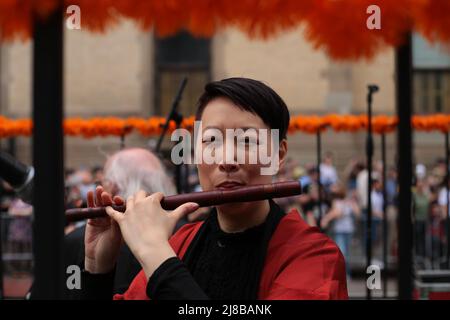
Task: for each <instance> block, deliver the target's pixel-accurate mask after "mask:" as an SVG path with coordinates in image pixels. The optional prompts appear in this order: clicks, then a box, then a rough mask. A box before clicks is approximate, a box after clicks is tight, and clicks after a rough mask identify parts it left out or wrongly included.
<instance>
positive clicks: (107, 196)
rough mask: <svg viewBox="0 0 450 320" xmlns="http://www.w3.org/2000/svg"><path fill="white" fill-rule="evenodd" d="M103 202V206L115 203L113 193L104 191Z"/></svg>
mask: <svg viewBox="0 0 450 320" xmlns="http://www.w3.org/2000/svg"><path fill="white" fill-rule="evenodd" d="M102 203H103V206H111V205H112V204H113V201H112V198H111V195H110V194H109V193H108V192H106V191H103V192H102Z"/></svg>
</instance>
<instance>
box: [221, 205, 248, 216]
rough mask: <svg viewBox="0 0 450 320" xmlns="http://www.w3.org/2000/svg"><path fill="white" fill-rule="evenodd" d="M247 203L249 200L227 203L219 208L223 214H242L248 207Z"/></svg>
mask: <svg viewBox="0 0 450 320" xmlns="http://www.w3.org/2000/svg"><path fill="white" fill-rule="evenodd" d="M247 204H248V202H233V203H225V204H221V205H219V206H217V209H218V211H220V213H221V214H226V215H230V216H235V215H240V214H242V212H243V211H244V210H245V208H246V207H247Z"/></svg>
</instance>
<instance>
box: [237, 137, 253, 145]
mask: <svg viewBox="0 0 450 320" xmlns="http://www.w3.org/2000/svg"><path fill="white" fill-rule="evenodd" d="M239 142H240V143H243V144H246V145H249V144H257V143H258V140H257V139H255V138H253V137H243V138H241V139H239Z"/></svg>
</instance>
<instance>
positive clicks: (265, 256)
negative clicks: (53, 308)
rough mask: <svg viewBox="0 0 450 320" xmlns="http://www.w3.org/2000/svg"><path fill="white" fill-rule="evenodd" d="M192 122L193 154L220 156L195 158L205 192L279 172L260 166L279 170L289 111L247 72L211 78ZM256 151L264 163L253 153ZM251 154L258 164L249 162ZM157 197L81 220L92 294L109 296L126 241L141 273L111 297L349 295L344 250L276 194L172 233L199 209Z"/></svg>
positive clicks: (101, 198) (220, 209)
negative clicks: (167, 205)
mask: <svg viewBox="0 0 450 320" xmlns="http://www.w3.org/2000/svg"><path fill="white" fill-rule="evenodd" d="M196 119H197V120H199V121H201V132H200V133H199V134H198V135H197V137H195V139H194V140H195V143H196V149H195V150H196V153H197V154H196V155H197V156H199V154H200V157H203V158H206V157H207V156H209V157H214V160H217V161H205V159H203V160H204V161H199V162H198V164H197V168H198V175H199V180H200V184H201V187H202V189H203V190H204V191H209V190H232V189H234V188H239V187H241V186H249V185H255V184H267V183H271V182H272V179H273V175H274V174H275V173H276V170H275V171H273V170H272V171H270V170H266V171H265V170H264V169H269V168H268V167H270V166H271V167H272V168H273V166H274V165H275V168H279V167H281V166H283V164H284V161H285V159H286V155H287V149H288V147H287V139H286V133H287V129H288V125H289V111H288V109H287V106H286V104H285V103H284V102H283V100H282V99H281V97H280V96H279V95H278V94H277V93H276V92H275V91H274V90H272V89H271V88H269V87H268V86H267V85H265V84H263V83H261V82H259V81H255V80H252V79H246V78H230V79H225V80H222V81H217V82H212V83H209V84H208V85H206V87H205V91H204V93H203V95H202V96H201V97H200V99H199V102H198V109H197V114H196ZM227 129H233V130H234V131H233V132H234V134H233V135H228V134H227V132H229V131H227ZM264 129H265V130H264ZM273 132H275V133H277V134H275V137H274V135H273V134H272V133H273ZM230 136H231V137H230ZM221 139H222V140H221ZM261 148H262V150H265V151H267V154H268V155H270V159H271V161H272V162H271V163H270V164H269V165H268V162H267V161H262V160H261V159H262V158H260V157H259V156H261V152H260V150H261ZM199 150H202V151H199ZM208 152H209V153H208ZM240 152H241V153H240ZM255 152H259V154H258V157H256V159H257V161H250V160H251V159H252V157H253V156H255ZM239 155H241V156H242V155H244V156H243V157H239ZM253 159H255V158H253ZM243 160H244V161H243ZM273 161H275V163H274V162H273ZM162 197H163V194H161V193H155V194H152V195H147V194H145V193H144V192H138V193H137V194H135V195H134V196H132V197H129V198H128V199H127V200H126V211H125V213H120V212H118V211H115V210H114V209H112V208H111V207H108V208H107V213H108V215H109V217H106V218H100V219H95V220H89V221H88V224H87V226H86V238H85V248H86V249H85V271H84V272H83V278H82V281H83V286H85V290H86V289H87V290H88V297H89V298H110V297H111V287H110V283H111V280H110V279H112V276H113V274H114V266H115V261H116V257H117V253H118V248H119V246H120V243H121V240H122V237H123V240H124V241H125V242H126V243H127V245H128V246H129V247H130V249H131V251H132V252H133V254H134V255H135V257H136V258H137V260H138V261H139V263H140V264H141V266H142V270H141V272H140V273H139V274H138V275H137V276H136V278H135V279H134V280H133V282H132V283H131V285H130V287H129V288H128V290H127V291H126V292H125V293H124V294H122V295H115V296H114V299H155V300H162V299H195V300H198V299H246V300H248V299H347V287H346V276H345V261H344V259H343V256H342V254H341V252H340V251H339V249H338V247H337V246H336V245H335V244H334V242H333V241H332V240H330V239H329V238H328V237H327V236H326V235H324V234H322V233H321V232H320V231H319V229H317V228H315V227H310V226H308V225H307V224H306V223H305V222H304V221H303V220H302V218H301V216H300V214H299V213H298V212H297V211H296V210H292V211H291V212H289V213H285V212H283V210H282V209H281V208H280V207H279V206H278V205H277V204H276V203H275V202H274V201H273V200H262V201H253V202H241V203H228V204H222V205H219V206H216V207H215V208H213V210H212V211H211V214H210V215H209V217H208V218H207V219H206V220H205V221H203V222H197V223H192V224H187V225H185V226H183V227H182V228H181V229H180V230H178V231H177V232H176V233H175V234H174V235H172V236H171V234H172V232H173V230H174V227H175V225H176V223H177V221H178V220H179V219H181V218H182V217H183V216H185V215H187V214H189V213H191V212H193V211H195V210H196V209H197V208H198V205H197V204H195V203H186V204H184V205H181V206H180V207H178V208H177V209H175V210H173V211H170V212H169V211H165V210H164V209H162V207H161V204H160V201H161V199H162ZM88 199H89V201H88V202H89V206H90V207H95V206H105V205H111V204H112V203H115V204H122V203H123V200H122V199H119V198H115V199H114V200H113V199H111V196H110V195H109V194H108V193H106V192H104V191H103V189H102V188H101V187H98V188H97V189H96V191H95V194H94V193H92V192H91V193H89V195H88Z"/></svg>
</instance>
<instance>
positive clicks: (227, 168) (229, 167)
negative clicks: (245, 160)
mask: <svg viewBox="0 0 450 320" xmlns="http://www.w3.org/2000/svg"><path fill="white" fill-rule="evenodd" d="M219 169H220V171H223V172H236V171H238V170H239V165H238V164H237V163H235V162H232V163H224V162H222V163H220V164H219Z"/></svg>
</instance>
